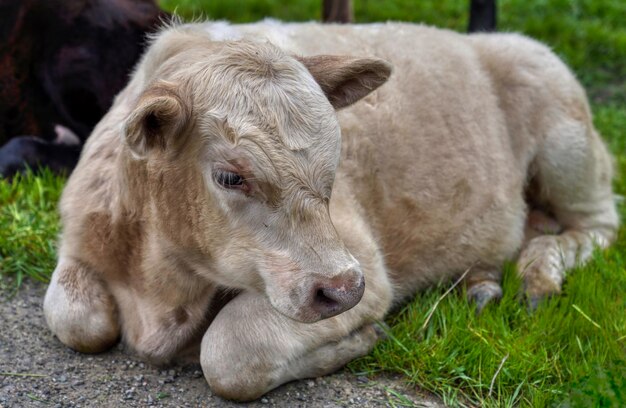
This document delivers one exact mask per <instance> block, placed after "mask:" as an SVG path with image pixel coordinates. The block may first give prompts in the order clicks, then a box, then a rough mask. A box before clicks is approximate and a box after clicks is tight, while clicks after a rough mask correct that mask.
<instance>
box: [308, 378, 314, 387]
mask: <svg viewBox="0 0 626 408" xmlns="http://www.w3.org/2000/svg"><path fill="white" fill-rule="evenodd" d="M306 386H307V387H309V388H313V387H315V381H313V380H307V382H306Z"/></svg>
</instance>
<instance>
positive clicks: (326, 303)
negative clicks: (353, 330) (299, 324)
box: [309, 268, 365, 319]
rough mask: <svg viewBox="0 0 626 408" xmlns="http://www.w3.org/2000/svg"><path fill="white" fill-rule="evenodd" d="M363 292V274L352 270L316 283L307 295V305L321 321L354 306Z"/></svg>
mask: <svg viewBox="0 0 626 408" xmlns="http://www.w3.org/2000/svg"><path fill="white" fill-rule="evenodd" d="M364 292H365V279H364V278H363V273H362V272H361V271H360V270H359V269H356V268H353V269H350V270H348V271H346V272H343V273H342V274H341V275H339V276H338V277H335V278H332V279H330V280H323V281H318V282H316V283H315V284H314V285H313V286H312V288H311V291H310V294H309V304H310V307H311V309H313V310H314V311H315V312H316V313H318V314H319V316H320V318H321V319H327V318H329V317H333V316H336V315H338V314H340V313H343V312H345V311H347V310H349V309H351V308H353V307H354V306H356V305H357V303H359V301H360V300H361V298H362V297H363V293H364Z"/></svg>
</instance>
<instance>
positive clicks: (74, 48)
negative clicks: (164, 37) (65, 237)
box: [0, 0, 166, 176]
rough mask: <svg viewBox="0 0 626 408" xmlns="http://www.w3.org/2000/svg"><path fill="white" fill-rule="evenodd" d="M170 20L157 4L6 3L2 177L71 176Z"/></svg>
mask: <svg viewBox="0 0 626 408" xmlns="http://www.w3.org/2000/svg"><path fill="white" fill-rule="evenodd" d="M165 17H166V14H165V13H163V12H161V11H160V10H159V8H158V6H157V5H156V4H155V2H154V1H153V0H0V145H3V147H2V148H1V149H0V173H1V174H2V175H4V176H10V175H12V174H13V173H15V172H17V171H20V170H22V169H23V168H24V167H25V166H30V167H36V166H37V165H46V166H48V167H51V168H52V169H53V170H56V171H62V170H71V169H72V168H73V167H74V165H75V164H76V161H77V160H78V155H79V153H80V148H81V145H82V142H83V141H84V140H85V139H86V138H87V136H89V133H90V132H91V130H92V129H93V127H94V126H95V124H96V123H97V122H98V121H99V120H100V118H101V117H102V116H103V115H104V114H105V113H106V112H107V110H108V109H109V107H110V106H111V104H112V102H113V98H114V96H115V95H116V94H117V92H118V91H119V90H120V89H122V87H123V86H124V85H125V84H126V82H127V80H128V77H129V74H130V72H131V70H132V68H133V66H134V65H135V63H136V62H137V60H138V59H139V57H140V55H141V53H142V50H143V47H144V46H145V44H146V42H145V37H146V34H147V33H149V32H151V31H153V30H154V29H155V28H156V27H157V26H158V25H159V21H160V19H162V18H165ZM72 135H75V137H73V136H72Z"/></svg>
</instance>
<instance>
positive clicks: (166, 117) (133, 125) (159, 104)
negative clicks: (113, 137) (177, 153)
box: [124, 83, 191, 159]
mask: <svg viewBox="0 0 626 408" xmlns="http://www.w3.org/2000/svg"><path fill="white" fill-rule="evenodd" d="M190 105H191V104H190V103H188V102H187V101H185V100H184V99H183V98H182V97H181V96H180V94H179V92H178V90H177V89H176V87H175V86H174V85H172V84H166V83H157V84H156V85H153V86H151V87H150V88H148V89H147V90H146V91H144V93H143V94H142V95H141V96H140V97H139V100H138V102H137V105H136V107H135V109H134V110H133V111H132V112H131V114H130V115H129V116H128V119H127V120H126V123H125V124H124V138H125V141H126V145H127V146H128V147H129V149H130V150H131V152H132V154H133V156H135V158H139V159H142V158H145V157H146V156H147V155H148V154H149V153H150V152H152V151H156V150H160V151H165V150H176V149H177V148H180V147H181V146H182V144H183V143H184V139H185V130H186V128H187V126H188V124H189V123H190V121H191V108H190Z"/></svg>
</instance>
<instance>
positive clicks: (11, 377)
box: [0, 283, 442, 408]
mask: <svg viewBox="0 0 626 408" xmlns="http://www.w3.org/2000/svg"><path fill="white" fill-rule="evenodd" d="M44 291H45V286H44V285H40V284H34V283H26V284H24V285H23V286H22V288H21V289H20V291H19V292H18V293H17V294H16V295H15V296H14V297H12V298H10V299H7V298H6V294H3V293H0V407H3V408H4V407H6V408H8V407H31V406H32V407H38V406H41V407H44V406H45V407H145V406H153V407H178V406H180V407H199V406H202V407H228V406H237V405H236V404H233V403H230V402H228V401H225V400H222V399H220V398H218V397H215V396H214V395H212V394H211V391H210V390H209V388H208V386H207V384H206V382H205V380H204V377H203V376H202V372H201V371H200V366H198V365H191V366H184V367H171V368H168V369H159V368H156V367H153V366H151V365H149V364H146V363H143V362H141V361H140V360H138V359H136V358H133V357H131V356H130V355H129V354H126V353H124V352H123V351H122V349H121V347H116V348H114V349H113V350H111V351H109V352H106V353H102V354H98V355H91V356H90V355H84V354H79V353H76V352H74V351H72V350H70V349H68V348H66V347H64V346H63V345H62V344H61V343H60V342H59V341H58V340H57V339H56V338H55V337H54V336H53V335H52V334H51V333H50V331H49V330H48V329H47V327H46V324H45V321H44V319H43V316H42V310H41V303H42V300H43V294H44ZM245 406H249V407H272V406H273V407H345V406H355V407H380V406H419V407H439V406H442V405H440V403H439V402H437V401H436V400H435V399H433V398H429V397H424V396H421V395H420V394H419V393H418V391H417V390H414V389H411V388H409V387H406V386H405V385H403V384H402V382H401V381H400V379H398V378H392V377H377V378H366V377H356V376H354V375H352V374H350V373H346V372H340V373H338V374H335V375H332V376H327V377H324V378H318V379H315V380H305V381H297V382H293V383H290V384H287V385H285V386H282V387H280V388H279V389H277V390H274V391H273V392H271V393H269V394H268V395H266V396H265V397H264V398H263V399H261V400H260V401H257V402H255V403H251V404H246V405H245Z"/></svg>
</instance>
